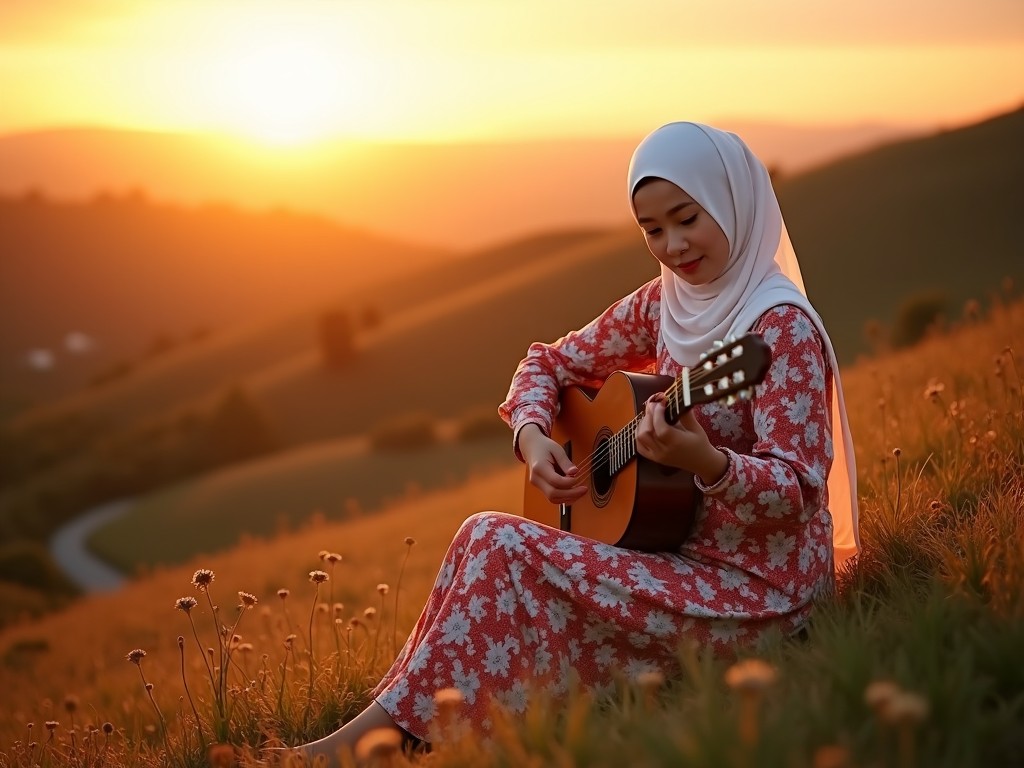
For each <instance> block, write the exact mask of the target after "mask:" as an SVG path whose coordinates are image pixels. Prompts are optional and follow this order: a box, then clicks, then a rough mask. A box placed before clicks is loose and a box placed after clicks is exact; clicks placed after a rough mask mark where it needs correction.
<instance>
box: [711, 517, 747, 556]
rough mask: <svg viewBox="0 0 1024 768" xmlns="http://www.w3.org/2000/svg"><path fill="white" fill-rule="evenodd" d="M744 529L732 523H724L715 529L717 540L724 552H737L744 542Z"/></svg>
mask: <svg viewBox="0 0 1024 768" xmlns="http://www.w3.org/2000/svg"><path fill="white" fill-rule="evenodd" d="M743 534H744V529H743V528H741V527H740V526H738V525H733V524H732V523H723V524H722V525H720V526H719V527H718V528H717V529H716V530H715V541H716V542H717V544H718V548H719V549H720V550H721V551H722V552H726V553H728V552H735V551H736V550H737V549H738V548H739V546H740V544H742V543H743Z"/></svg>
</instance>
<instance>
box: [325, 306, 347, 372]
mask: <svg viewBox="0 0 1024 768" xmlns="http://www.w3.org/2000/svg"><path fill="white" fill-rule="evenodd" d="M354 335H355V334H354V329H353V328H352V320H351V319H350V318H349V315H348V313H347V312H345V311H344V310H340V309H335V310H331V311H330V312H326V313H324V314H323V315H321V316H320V327H319V341H320V354H321V357H322V358H323V361H324V365H326V366H327V367H328V368H338V367H340V366H343V365H345V364H347V363H348V362H350V361H351V360H352V358H353V357H354V355H355V343H354V342H355V339H354Z"/></svg>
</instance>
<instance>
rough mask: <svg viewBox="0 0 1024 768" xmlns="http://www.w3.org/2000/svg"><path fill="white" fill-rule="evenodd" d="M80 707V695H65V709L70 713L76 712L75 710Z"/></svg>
mask: <svg viewBox="0 0 1024 768" xmlns="http://www.w3.org/2000/svg"><path fill="white" fill-rule="evenodd" d="M76 709H78V697H77V696H72V695H71V694H68V695H67V696H65V697H64V711H65V712H68V713H69V714H74V712H75V710H76Z"/></svg>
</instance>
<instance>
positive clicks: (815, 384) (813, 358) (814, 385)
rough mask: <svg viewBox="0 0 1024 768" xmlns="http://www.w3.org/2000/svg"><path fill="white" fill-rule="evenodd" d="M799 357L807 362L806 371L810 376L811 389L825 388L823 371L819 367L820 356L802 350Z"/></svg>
mask: <svg viewBox="0 0 1024 768" xmlns="http://www.w3.org/2000/svg"><path fill="white" fill-rule="evenodd" d="M800 359H801V360H803V361H804V362H805V363H806V364H807V373H808V374H809V375H810V377H811V381H810V385H811V389H813V390H814V391H815V392H820V391H822V390H823V389H825V371H824V370H822V367H821V356H820V355H817V354H814V353H812V352H804V353H803V354H802V355H801V356H800Z"/></svg>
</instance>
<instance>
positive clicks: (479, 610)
mask: <svg viewBox="0 0 1024 768" xmlns="http://www.w3.org/2000/svg"><path fill="white" fill-rule="evenodd" d="M489 602H491V598H489V597H484V596H483V595H473V596H472V597H471V598H469V607H468V608H467V610H468V611H469V616H470V618H472V619H473V620H474V621H477V622H479V621H482V620H483V619H484V617H485V616H486V615H487V610H486V608H485V606H486V605H487V603H489Z"/></svg>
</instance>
